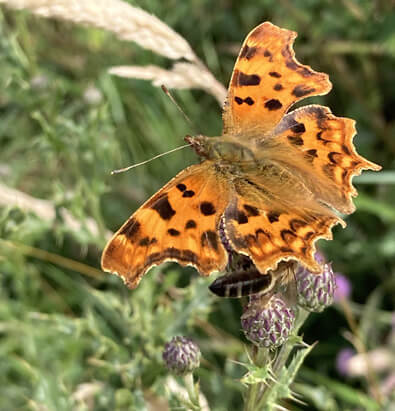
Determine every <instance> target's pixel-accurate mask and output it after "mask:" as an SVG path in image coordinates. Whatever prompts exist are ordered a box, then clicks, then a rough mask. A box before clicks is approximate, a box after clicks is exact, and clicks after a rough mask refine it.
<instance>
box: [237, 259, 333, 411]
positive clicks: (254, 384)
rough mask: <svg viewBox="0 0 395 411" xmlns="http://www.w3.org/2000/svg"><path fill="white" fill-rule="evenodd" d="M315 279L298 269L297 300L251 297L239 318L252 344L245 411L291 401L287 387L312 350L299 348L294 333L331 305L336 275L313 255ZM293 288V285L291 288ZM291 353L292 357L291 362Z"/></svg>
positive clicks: (327, 265)
mask: <svg viewBox="0 0 395 411" xmlns="http://www.w3.org/2000/svg"><path fill="white" fill-rule="evenodd" d="M315 258H316V260H317V262H319V263H320V264H322V267H323V268H322V272H321V273H320V274H312V273H310V272H309V271H308V270H307V269H305V268H303V267H302V266H298V267H297V269H296V272H295V278H294V281H295V284H294V286H295V288H296V290H295V291H296V301H292V299H289V298H287V295H286V293H285V294H284V295H282V294H281V293H278V294H274V295H265V294H263V295H253V296H251V297H250V300H249V303H248V305H247V306H246V310H245V312H244V314H243V315H242V318H241V324H242V329H243V331H244V334H245V336H246V338H247V339H248V340H249V341H251V342H252V343H253V348H252V350H251V354H250V359H251V362H252V366H251V364H249V365H245V366H246V367H247V369H248V373H247V374H246V375H245V376H244V378H243V379H242V381H243V382H244V383H245V384H247V385H248V389H247V392H246V396H245V408H244V409H245V411H247V410H274V409H278V408H280V407H281V401H283V400H285V399H291V400H296V397H295V395H294V394H293V392H292V390H291V388H290V386H291V384H292V382H293V381H294V378H295V376H296V374H297V372H298V369H299V368H300V366H301V365H302V363H303V361H304V358H305V357H306V356H307V354H308V353H309V352H310V351H311V349H312V348H313V346H308V345H306V344H305V343H303V340H302V338H301V337H300V336H298V331H299V329H300V327H301V326H302V325H303V323H304V322H305V320H306V319H307V317H308V315H309V312H322V311H323V310H324V309H325V308H327V307H328V306H329V305H331V304H332V302H333V296H334V290H335V276H334V274H333V271H332V268H331V265H330V264H326V263H324V257H323V256H322V255H321V254H319V253H317V254H316V255H315ZM291 286H292V284H291ZM291 354H294V355H293V357H291Z"/></svg>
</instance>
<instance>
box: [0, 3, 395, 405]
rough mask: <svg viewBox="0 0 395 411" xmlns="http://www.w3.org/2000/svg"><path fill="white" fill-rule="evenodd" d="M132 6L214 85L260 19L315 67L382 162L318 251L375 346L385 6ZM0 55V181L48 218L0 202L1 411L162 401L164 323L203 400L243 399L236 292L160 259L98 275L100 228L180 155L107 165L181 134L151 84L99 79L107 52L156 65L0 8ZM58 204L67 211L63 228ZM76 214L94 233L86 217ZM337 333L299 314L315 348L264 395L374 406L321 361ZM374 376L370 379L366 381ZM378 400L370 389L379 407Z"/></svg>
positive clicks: (381, 251)
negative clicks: (143, 271)
mask: <svg viewBox="0 0 395 411" xmlns="http://www.w3.org/2000/svg"><path fill="white" fill-rule="evenodd" d="M133 3H134V4H135V5H137V6H139V7H141V8H143V9H145V10H147V11H149V12H152V13H154V14H155V15H156V16H158V17H159V18H160V19H161V20H163V21H165V22H166V23H167V24H169V25H170V26H171V27H172V28H174V29H175V30H176V31H178V32H179V33H180V34H181V35H182V36H183V37H185V38H186V39H187V40H188V41H189V43H190V44H191V46H192V48H193V49H194V50H195V52H196V53H197V54H198V55H199V57H200V58H201V59H202V60H203V61H205V62H206V64H207V66H208V67H209V68H210V70H211V71H212V72H213V73H214V75H215V76H216V78H217V79H218V80H220V81H221V82H222V83H224V84H226V83H227V82H228V80H229V77H230V73H231V70H232V67H233V64H234V60H235V54H234V53H233V52H232V50H237V48H238V47H239V45H240V42H241V41H242V40H243V39H244V37H245V35H246V34H247V33H248V32H249V30H251V29H252V28H253V27H255V26H256V25H257V24H258V23H260V22H262V21H264V20H270V21H272V22H273V23H275V24H278V25H279V26H282V27H286V28H289V29H292V30H295V31H297V32H298V33H299V38H298V40H297V42H296V47H295V48H296V51H297V56H298V58H299V60H300V61H302V62H304V63H306V64H310V65H312V66H313V68H314V69H316V70H321V71H324V72H326V73H329V74H330V77H331V81H332V83H333V85H334V88H333V91H332V92H331V94H330V95H329V96H327V97H320V98H317V99H314V101H317V102H319V103H320V104H325V105H328V106H330V107H331V109H332V111H333V112H334V113H335V114H336V115H343V116H349V117H352V118H355V119H356V120H357V126H358V131H359V134H358V136H357V137H356V139H355V142H356V145H357V146H358V150H359V152H361V153H362V154H363V155H364V156H366V157H367V158H369V159H370V160H372V161H375V162H377V163H379V164H381V165H383V166H384V170H386V169H387V170H389V173H387V174H385V173H383V174H380V173H378V174H375V175H374V177H372V179H368V178H367V177H365V178H364V177H361V178H360V180H357V179H356V180H355V181H356V182H358V181H360V184H357V188H358V190H359V191H360V192H361V195H360V197H359V198H358V200H357V202H356V204H357V206H358V208H359V210H358V211H357V212H356V213H355V214H353V215H352V216H350V217H348V218H347V223H348V227H347V229H346V230H341V229H340V228H339V227H338V228H336V229H335V233H334V241H332V242H327V243H325V242H322V246H323V247H324V250H325V252H326V254H327V256H328V259H329V260H331V261H333V266H334V269H335V271H341V272H342V273H344V274H345V275H347V276H348V277H349V278H350V280H351V282H352V285H353V294H352V296H353V301H355V302H354V303H352V304H350V307H351V310H352V312H353V314H354V316H355V318H356V319H357V327H358V332H359V337H360V339H361V340H362V341H363V343H364V345H365V347H366V349H367V350H372V349H374V348H376V347H380V346H384V345H386V344H387V343H388V335H389V332H390V326H391V318H392V317H391V311H393V310H394V300H393V298H394V297H393V296H394V295H395V278H394V275H395V263H394V261H395V258H394V257H395V224H394V221H395V215H394V208H393V204H394V202H395V190H394V172H393V171H390V170H393V169H394V166H395V163H394V159H395V140H394V138H393V136H394V133H395V115H394V110H393V107H394V104H395V97H394V96H395V82H394V81H393V77H394V70H393V68H394V64H395V11H394V9H393V6H391V5H390V3H391V2H386V1H376V2H371V1H367V0H364V1H354V0H345V1H343V2H323V1H319V0H308V1H306V0H303V1H302V0H297V1H292V2H289V1H282V0H280V1H279V0H261V1H255V2H232V1H218V2H211V1H207V0H197V1H192V0H188V1H183V2H180V1H175V0H171V1H166V2H162V1H159V0H149V1H147V0H140V1H135V2H133ZM0 63H1V65H0V67H1V76H0V90H1V92H0V119H1V121H0V183H1V184H4V185H6V186H7V187H12V188H16V189H18V190H20V191H21V192H24V193H27V194H29V195H31V196H32V197H35V198H39V199H44V200H48V201H50V202H51V204H53V205H54V207H55V215H54V216H53V219H52V220H51V219H45V218H43V217H39V216H37V215H36V214H34V213H30V212H24V211H22V210H21V209H19V208H17V207H16V205H15V204H9V205H8V206H4V207H1V208H0V409H48V410H70V409H76V410H87V409H95V410H108V409H114V410H144V409H149V406H150V405H153V404H157V406H158V407H159V408H158V409H165V408H163V407H165V406H166V404H167V400H166V399H171V400H170V404H172V405H174V407H176V406H177V405H178V406H179V405H180V402H178V401H177V400H176V399H175V397H174V396H172V394H171V393H170V392H169V391H168V390H167V389H166V387H165V386H166V381H167V372H166V370H165V368H164V366H163V364H162V360H161V353H162V348H163V345H164V343H165V342H166V341H167V340H169V339H170V338H171V337H172V336H174V335H180V334H183V335H187V336H189V337H192V338H194V339H195V340H196V341H197V342H198V344H199V346H200V348H201V350H202V354H203V360H202V366H201V368H200V369H199V370H198V372H197V377H198V378H199V379H200V389H201V392H202V393H204V395H205V396H206V397H207V399H208V402H209V404H210V407H211V409H212V410H216V411H223V410H238V409H242V403H243V402H242V388H243V387H242V385H241V384H240V383H239V382H238V380H239V379H240V378H242V376H243V373H244V369H243V367H241V366H240V365H239V364H238V363H237V362H242V363H247V362H248V358H247V355H246V353H245V347H244V344H247V343H246V341H245V340H243V337H242V336H241V332H240V314H241V308H240V303H239V302H238V301H226V300H219V299H217V298H214V297H213V296H211V295H210V294H209V291H208V289H207V286H208V284H209V283H210V280H208V279H205V278H198V277H197V274H196V273H195V271H194V270H192V269H182V268H180V267H179V266H177V265H175V264H167V265H164V266H161V267H157V268H155V269H153V270H152V271H151V272H150V274H149V275H148V276H147V277H146V278H144V280H143V281H142V282H141V284H140V286H139V287H138V288H137V289H136V290H134V291H130V290H128V289H127V288H126V287H124V285H123V284H122V281H121V280H120V279H118V278H116V277H115V276H110V275H105V274H102V273H101V272H100V271H99V269H100V265H99V262H100V254H101V250H102V248H103V245H104V244H105V241H106V232H107V230H115V229H117V228H118V227H119V226H120V224H121V223H122V222H123V221H124V220H125V219H126V218H127V217H128V216H129V215H130V214H131V213H132V212H133V211H134V210H135V209H136V208H137V207H138V206H139V205H140V204H141V203H142V202H143V201H144V200H145V199H146V198H148V197H149V196H150V195H151V194H152V193H154V192H155V191H156V190H157V189H158V188H160V187H161V185H162V184H163V183H165V182H166V181H168V180H169V179H170V178H171V177H173V176H174V175H175V174H176V173H177V172H178V171H179V170H181V169H183V168H184V167H185V166H187V165H189V164H191V163H193V162H194V161H196V157H195V155H194V154H193V153H192V152H191V151H188V150H184V151H182V152H178V153H175V154H171V155H169V156H168V157H165V158H161V159H158V160H156V161H155V162H152V163H150V164H148V165H146V166H142V167H139V168H137V169H135V170H133V171H131V172H129V173H126V174H121V175H116V176H111V175H110V171H111V170H113V169H117V168H120V167H124V166H126V165H129V164H131V163H134V162H139V161H143V160H145V159H147V158H150V157H151V156H154V155H156V154H158V153H161V152H164V151H166V150H168V149H171V148H174V147H176V146H178V145H181V144H182V139H183V137H184V135H185V134H187V133H191V132H194V130H190V126H189V125H188V124H186V123H185V120H184V119H183V118H182V117H181V116H180V114H179V113H178V111H177V109H176V108H175V107H174V106H173V105H172V104H171V102H170V101H169V100H168V98H167V97H166V96H165V95H164V94H163V92H162V91H161V90H160V89H159V88H154V87H153V86H152V85H151V84H149V83H147V82H143V81H138V80H130V79H120V78H115V77H111V76H110V75H109V74H107V70H108V68H109V67H111V66H116V65H121V64H124V65H127V64H139V65H144V64H160V65H162V66H163V67H165V66H167V65H168V64H169V63H168V62H167V61H166V60H165V59H164V58H162V57H158V56H156V55H154V54H153V53H151V52H149V51H146V50H142V49H139V48H138V46H136V45H134V44H132V43H127V42H122V41H119V40H117V39H116V38H115V37H114V36H113V35H111V34H109V33H106V32H103V31H100V30H98V29H92V28H84V27H79V26H76V25H72V24H70V23H65V22H61V21H54V20H45V19H42V18H39V17H34V16H32V15H30V14H29V13H27V12H16V11H11V10H6V9H2V10H1V11H0ZM174 94H175V96H176V98H177V100H178V101H179V103H180V105H181V106H182V107H184V109H185V111H186V112H187V114H188V116H189V117H191V119H192V120H193V122H194V123H196V124H197V126H198V129H199V132H201V133H204V134H207V135H218V134H219V133H220V132H221V119H220V108H219V107H218V104H217V102H216V101H215V99H214V98H213V97H211V96H209V95H206V94H204V93H203V92H202V91H191V90H185V91H178V92H175V93H174ZM64 209H67V210H68V211H69V212H70V213H71V215H72V216H73V217H74V219H75V220H76V221H78V222H80V224H81V226H80V227H79V228H78V229H75V228H74V227H73V226H72V225H71V224H70V222H69V220H68V219H67V218H65V216H64V213H63V212H62V210H64ZM90 218H91V219H93V220H94V221H95V223H96V224H97V227H98V230H97V232H93V231H92V230H91V229H90V228H89V224H88V221H89V219H90ZM42 251H45V253H43V252H42ZM78 263H80V265H78ZM346 329H348V325H347V322H346V320H345V318H344V314H343V311H342V310H341V309H340V308H339V307H338V309H337V310H336V309H333V308H332V309H328V310H327V311H326V312H324V313H322V314H314V315H313V316H311V317H310V318H309V320H308V322H307V324H306V325H305V327H304V328H303V332H304V335H305V340H306V341H307V342H308V343H309V344H312V343H314V342H315V341H320V343H319V344H317V345H316V347H315V348H314V350H313V351H312V352H311V354H310V355H309V357H308V358H307V360H306V361H305V366H302V369H301V373H300V374H299V375H298V377H297V378H296V381H297V382H298V383H297V384H294V385H292V386H291V388H289V385H288V382H287V379H293V378H294V377H295V373H296V369H297V368H299V367H300V366H301V364H302V360H303V359H304V356H305V355H306V354H307V352H308V350H309V349H307V348H305V349H302V350H301V351H299V354H297V356H296V357H295V358H294V359H293V361H292V363H291V364H290V365H288V367H287V368H284V370H283V373H282V374H281V375H280V377H278V379H279V381H280V383H281V384H284V385H283V386H282V385H281V386H280V385H279V386H278V389H280V388H281V387H285V388H284V389H285V390H288V389H292V392H293V393H294V396H297V398H298V399H301V400H302V401H303V402H305V403H307V405H306V406H304V405H295V403H294V402H287V403H284V404H283V406H284V407H287V408H290V409H295V410H297V409H317V410H329V409H331V410H333V409H341V410H344V409H351V408H352V409H355V407H359V408H360V409H368V410H376V409H384V408H383V407H384V406H383V407H381V406H378V403H377V402H376V401H375V400H374V399H372V396H371V391H370V390H371V388H372V387H371V385H370V382H369V380H368V379H366V378H364V376H362V377H355V378H349V377H343V376H340V375H339V374H338V373H337V371H336V370H335V357H336V354H337V352H338V351H339V349H340V348H342V347H346V346H348V345H349V343H348V342H347V340H346V339H345V338H344V336H345V330H346ZM354 331H355V330H354ZM348 337H349V336H348ZM392 349H393V347H392ZM302 357H303V358H302ZM251 367H253V366H252V365H249V369H250V374H249V375H250V376H251V375H255V374H251V372H252V371H253V369H252V368H251ZM254 367H255V366H254ZM312 370H314V371H312ZM254 372H255V373H256V372H259V373H262V369H259V370H256V371H254ZM266 376H267V374H266ZM263 377H265V376H263ZM263 377H262V375H261V377H260V378H263ZM256 378H257V377H256ZM383 379H384V374H383V375H381V374H380V375H376V383H377V385H378V386H379V387H380V384H381V381H382V380H383ZM244 381H245V382H246V383H247V382H250V381H247V380H246V379H244ZM179 383H180V384H181V385H182V382H179ZM286 395H289V392H288V393H286ZM388 401H389V399H388V398H386V397H384V398H382V403H381V404H388ZM158 404H159V405H158ZM160 407H162V408H160ZM174 409H175V408H174Z"/></svg>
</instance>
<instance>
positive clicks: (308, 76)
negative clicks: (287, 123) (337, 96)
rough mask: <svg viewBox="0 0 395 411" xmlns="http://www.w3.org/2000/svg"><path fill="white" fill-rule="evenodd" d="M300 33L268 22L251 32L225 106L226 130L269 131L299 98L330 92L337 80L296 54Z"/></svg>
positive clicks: (237, 131) (264, 132)
mask: <svg viewBox="0 0 395 411" xmlns="http://www.w3.org/2000/svg"><path fill="white" fill-rule="evenodd" d="M296 35H297V34H296V33H295V32H293V31H290V30H285V29H281V28H279V27H277V26H274V25H273V24H271V23H269V22H265V23H262V24H261V25H259V26H258V27H256V28H255V29H254V30H252V31H251V32H250V34H249V35H248V36H247V38H246V40H245V41H244V43H243V46H242V48H241V51H240V54H239V57H238V59H237V61H236V64H235V67H234V70H233V74H232V78H231V81H230V85H229V90H228V98H227V101H226V104H225V106H224V110H223V122H224V131H223V133H224V134H236V135H242V136H243V137H248V136H249V135H250V136H254V135H255V136H256V135H257V134H261V135H264V134H266V133H268V132H269V131H271V130H273V128H274V127H275V126H276V125H277V124H278V123H279V121H280V120H281V118H282V117H283V116H284V114H285V113H286V112H287V110H288V109H289V107H290V106H292V105H293V104H294V103H296V102H297V101H299V100H301V99H303V98H306V97H309V96H314V95H322V94H326V93H328V92H329V90H330V89H331V87H332V85H331V83H330V81H329V79H328V76H327V74H325V73H318V72H316V71H314V70H312V69H311V68H310V67H309V66H306V65H303V64H300V63H299V62H298V61H297V60H296V59H295V53H294V51H293V49H292V44H293V42H294V40H295V38H296Z"/></svg>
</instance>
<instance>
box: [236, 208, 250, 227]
mask: <svg viewBox="0 0 395 411" xmlns="http://www.w3.org/2000/svg"><path fill="white" fill-rule="evenodd" d="M235 220H236V221H237V222H238V223H239V224H247V223H248V217H247V216H246V214H245V213H244V212H243V211H241V210H237V214H236V218H235Z"/></svg>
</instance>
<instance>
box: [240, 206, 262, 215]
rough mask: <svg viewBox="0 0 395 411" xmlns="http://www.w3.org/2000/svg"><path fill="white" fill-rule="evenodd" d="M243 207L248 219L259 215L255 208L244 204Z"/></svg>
mask: <svg viewBox="0 0 395 411" xmlns="http://www.w3.org/2000/svg"><path fill="white" fill-rule="evenodd" d="M243 207H244V210H246V212H247V216H248V217H256V216H258V215H259V210H258V209H257V208H256V207H254V206H252V205H249V204H244V205H243Z"/></svg>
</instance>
